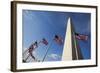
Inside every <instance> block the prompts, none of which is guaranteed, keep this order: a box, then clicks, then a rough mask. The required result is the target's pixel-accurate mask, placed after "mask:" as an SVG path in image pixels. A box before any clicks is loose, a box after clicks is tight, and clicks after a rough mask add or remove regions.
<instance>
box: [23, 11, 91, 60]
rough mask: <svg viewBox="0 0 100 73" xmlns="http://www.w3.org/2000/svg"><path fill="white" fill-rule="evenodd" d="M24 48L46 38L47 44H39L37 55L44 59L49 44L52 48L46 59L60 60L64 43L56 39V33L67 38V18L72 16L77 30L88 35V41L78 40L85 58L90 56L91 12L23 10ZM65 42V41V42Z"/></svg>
mask: <svg viewBox="0 0 100 73" xmlns="http://www.w3.org/2000/svg"><path fill="white" fill-rule="evenodd" d="M22 16H23V28H22V29H23V48H28V47H29V46H30V44H31V43H32V42H34V41H38V42H39V41H40V40H41V39H42V38H46V39H47V40H48V42H49V44H48V45H47V46H45V45H44V44H39V47H38V48H37V49H36V50H35V56H36V58H38V59H39V60H42V59H43V57H44V54H45V52H46V50H47V48H48V46H49V45H50V44H51V45H50V46H49V48H50V50H49V52H48V54H47V57H46V58H45V61H60V60H61V56H62V52H63V45H58V44H57V43H56V42H55V41H54V40H53V38H54V35H55V34H58V35H60V36H61V37H62V38H63V40H64V39H65V32H66V29H67V20H68V18H69V17H71V18H72V22H73V25H74V28H75V31H76V32H77V33H80V34H85V35H88V40H87V41H82V40H78V42H79V45H80V48H81V51H82V54H83V57H84V59H89V58H90V50H91V47H90V46H91V45H90V38H91V36H90V35H91V34H90V29H91V28H90V24H91V23H90V18H91V15H90V14H89V13H75V12H74V13H71V12H55V11H35V10H23V14H22ZM63 44H64V43H63Z"/></svg>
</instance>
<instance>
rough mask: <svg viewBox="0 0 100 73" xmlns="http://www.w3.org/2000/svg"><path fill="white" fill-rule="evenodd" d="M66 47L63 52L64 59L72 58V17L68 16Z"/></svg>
mask: <svg viewBox="0 0 100 73" xmlns="http://www.w3.org/2000/svg"><path fill="white" fill-rule="evenodd" d="M64 43H65V44H64V49H63V54H62V60H63V61H64V60H72V34H71V19H70V18H68V22H67V31H66V38H65V42H64Z"/></svg>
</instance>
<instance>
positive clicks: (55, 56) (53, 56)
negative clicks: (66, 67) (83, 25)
mask: <svg viewBox="0 0 100 73" xmlns="http://www.w3.org/2000/svg"><path fill="white" fill-rule="evenodd" d="M48 57H50V58H52V59H58V58H60V56H59V55H57V54H55V53H52V54H50V55H48Z"/></svg>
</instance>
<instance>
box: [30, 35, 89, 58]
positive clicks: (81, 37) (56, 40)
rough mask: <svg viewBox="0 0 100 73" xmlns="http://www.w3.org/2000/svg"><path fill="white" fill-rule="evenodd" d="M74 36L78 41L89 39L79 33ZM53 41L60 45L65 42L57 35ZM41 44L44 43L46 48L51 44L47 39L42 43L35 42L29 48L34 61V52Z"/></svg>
mask: <svg viewBox="0 0 100 73" xmlns="http://www.w3.org/2000/svg"><path fill="white" fill-rule="evenodd" d="M74 35H75V38H76V39H78V40H87V38H88V36H86V35H82V34H78V33H75V34H74ZM53 40H54V41H55V42H56V43H57V44H58V45H62V44H63V42H64V40H63V38H62V37H61V36H60V35H55V36H54V39H53ZM39 43H42V44H44V45H46V46H47V45H48V44H49V42H48V40H47V39H46V38H43V39H42V40H41V41H40V42H37V41H35V42H34V43H33V44H31V45H30V46H29V48H28V52H29V54H30V56H31V57H32V58H33V59H35V57H34V56H33V54H32V52H33V51H34V50H35V49H36V48H37V47H38V45H39Z"/></svg>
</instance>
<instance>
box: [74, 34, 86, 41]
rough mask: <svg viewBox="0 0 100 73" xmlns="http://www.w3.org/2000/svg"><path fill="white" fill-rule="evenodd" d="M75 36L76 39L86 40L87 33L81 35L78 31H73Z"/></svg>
mask: <svg viewBox="0 0 100 73" xmlns="http://www.w3.org/2000/svg"><path fill="white" fill-rule="evenodd" d="M75 37H76V39H78V40H87V39H88V36H87V35H82V34H78V33H75Z"/></svg>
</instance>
